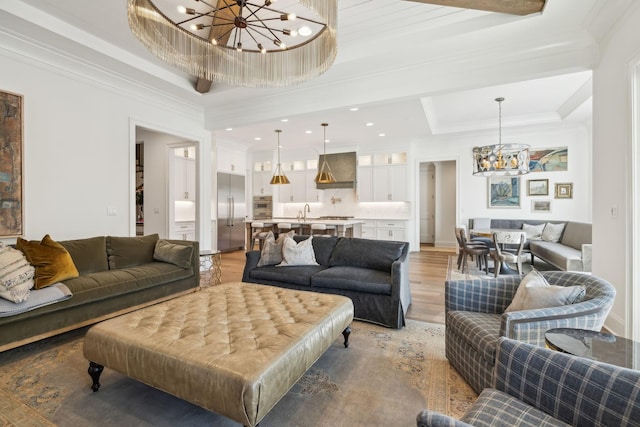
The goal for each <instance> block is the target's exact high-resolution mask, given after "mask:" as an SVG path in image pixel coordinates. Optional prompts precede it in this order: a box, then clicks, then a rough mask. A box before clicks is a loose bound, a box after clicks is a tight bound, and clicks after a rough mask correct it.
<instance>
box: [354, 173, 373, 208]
mask: <svg viewBox="0 0 640 427" xmlns="http://www.w3.org/2000/svg"><path fill="white" fill-rule="evenodd" d="M356 191H357V193H356V195H357V198H358V201H359V202H373V166H359V167H358V186H357V190H356Z"/></svg>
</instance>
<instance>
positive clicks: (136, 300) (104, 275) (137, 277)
mask: <svg viewBox="0 0 640 427" xmlns="http://www.w3.org/2000/svg"><path fill="white" fill-rule="evenodd" d="M158 240H159V238H158V235H157V234H154V235H149V236H143V237H113V236H99V237H92V238H86V239H77V240H67V241H60V242H57V243H60V244H61V245H62V246H63V247H64V248H65V249H66V250H67V251H68V252H69V254H70V255H71V258H72V260H73V263H74V264H75V266H76V269H77V270H78V273H79V274H80V275H79V276H78V277H75V278H73V279H68V280H64V281H62V283H63V284H64V285H65V286H66V287H67V288H68V289H69V291H71V294H72V296H71V298H69V299H66V300H64V301H60V302H55V303H53V304H50V305H46V306H42V307H39V308H36V309H33V310H29V311H26V312H24V313H20V314H15V315H11V316H6V317H0V351H4V350H8V349H10V348H14V347H18V346H20V345H24V344H27V343H29V342H33V341H37V340H39V339H42V338H46V337H49V336H53V335H56V334H59V333H62V332H66V331H69V330H72V329H76V328H79V327H82V326H86V325H90V324H92V323H96V322H98V321H101V320H104V319H107V318H110V317H114V316H117V315H119V314H122V313H126V312H128V311H133V310H135V309H137V308H140V307H144V306H147V305H151V304H154V303H156V302H159V301H163V300H166V299H169V298H173V297H176V296H178V295H182V294H185V293H188V292H194V291H195V290H196V289H197V288H198V286H199V285H200V272H199V267H200V263H199V250H198V248H199V246H198V242H191V241H183V240H167V241H163V242H168V243H171V245H166V246H164V248H165V249H164V251H163V252H162V256H159V252H158V251H156V243H157V242H158ZM174 245H175V246H174ZM183 248H185V249H183ZM158 258H162V259H164V260H165V261H160V260H159V259H158ZM177 264H180V265H177ZM45 289H46V288H45ZM32 292H33V291H32ZM35 292H37V291H35ZM32 294H33V293H32Z"/></svg>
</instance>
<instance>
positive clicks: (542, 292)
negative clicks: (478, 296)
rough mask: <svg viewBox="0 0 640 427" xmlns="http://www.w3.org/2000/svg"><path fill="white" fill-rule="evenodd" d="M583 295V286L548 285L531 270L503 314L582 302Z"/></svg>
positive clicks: (540, 276)
mask: <svg viewBox="0 0 640 427" xmlns="http://www.w3.org/2000/svg"><path fill="white" fill-rule="evenodd" d="M585 293H586V289H585V287H584V286H555V285H550V284H549V282H547V280H546V279H545V278H544V277H543V276H542V274H540V273H539V272H538V271H537V270H532V271H531V272H530V273H529V274H527V275H526V276H525V277H524V278H523V279H522V281H521V282H520V285H519V286H518V290H517V291H516V294H515V296H514V297H513V300H512V301H511V304H509V307H507V308H506V310H505V311H504V312H505V313H509V312H512V311H520V310H533V309H536V308H549V307H559V306H562V305H567V304H574V303H576V302H580V301H582V299H583V298H584V295H585Z"/></svg>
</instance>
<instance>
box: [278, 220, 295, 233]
mask: <svg viewBox="0 0 640 427" xmlns="http://www.w3.org/2000/svg"><path fill="white" fill-rule="evenodd" d="M276 228H277V230H278V235H280V234H282V233H288V232H289V231H291V230H293V227H292V225H291V223H290V222H279V223H278V224H277V225H276ZM294 233H295V230H294ZM298 234H299V233H298Z"/></svg>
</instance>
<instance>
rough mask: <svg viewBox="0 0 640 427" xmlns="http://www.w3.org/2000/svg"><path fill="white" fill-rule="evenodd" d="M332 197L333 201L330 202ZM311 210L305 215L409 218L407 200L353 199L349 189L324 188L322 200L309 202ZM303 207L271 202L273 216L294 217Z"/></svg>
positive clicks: (353, 193)
mask: <svg viewBox="0 0 640 427" xmlns="http://www.w3.org/2000/svg"><path fill="white" fill-rule="evenodd" d="M332 199H333V202H332ZM309 207H310V208H311V212H310V213H307V216H309V217H312V218H317V217H320V216H352V217H354V218H367V219H368V218H371V219H376V218H385V219H408V218H411V203H409V202H368V203H360V202H357V201H356V200H355V192H354V191H353V190H351V189H333V190H325V194H324V201H323V202H320V203H309ZM303 208H304V203H276V202H275V201H274V203H273V209H274V216H276V217H278V216H282V217H295V216H296V215H297V213H298V211H301V210H302V209H303Z"/></svg>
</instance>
